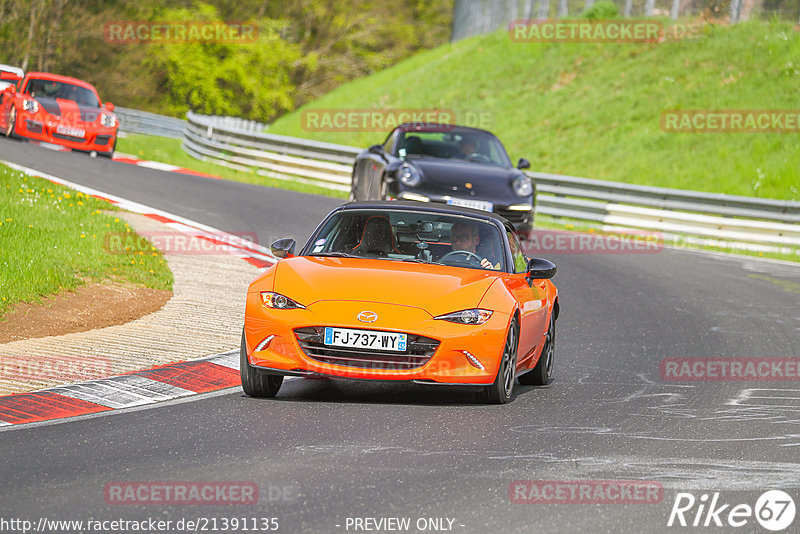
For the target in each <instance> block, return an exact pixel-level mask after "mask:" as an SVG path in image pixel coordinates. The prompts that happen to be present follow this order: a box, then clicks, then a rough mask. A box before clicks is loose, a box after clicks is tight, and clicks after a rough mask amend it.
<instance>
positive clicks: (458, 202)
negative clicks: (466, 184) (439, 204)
mask: <svg viewBox="0 0 800 534" xmlns="http://www.w3.org/2000/svg"><path fill="white" fill-rule="evenodd" d="M447 203H448V204H450V205H451V206H461V207H462V208H472V209H476V210H483V211H492V208H494V204H492V203H491V202H486V201H483V200H470V199H467V198H450V199H448V200H447Z"/></svg>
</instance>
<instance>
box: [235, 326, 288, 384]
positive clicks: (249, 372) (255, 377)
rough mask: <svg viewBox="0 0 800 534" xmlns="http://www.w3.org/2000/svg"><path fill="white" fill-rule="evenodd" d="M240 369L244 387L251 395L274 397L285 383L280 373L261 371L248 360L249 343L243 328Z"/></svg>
mask: <svg viewBox="0 0 800 534" xmlns="http://www.w3.org/2000/svg"><path fill="white" fill-rule="evenodd" d="M239 371H240V375H241V377H242V389H243V390H244V392H245V393H246V394H247V395H250V396H251V397H274V396H275V395H277V394H278V390H279V389H281V384H283V377H282V376H280V375H268V374H264V373H259V372H258V371H257V370H256V369H254V368H253V366H252V365H250V362H249V361H248V360H247V344H246V342H245V338H244V330H242V345H241V348H240V349H239Z"/></svg>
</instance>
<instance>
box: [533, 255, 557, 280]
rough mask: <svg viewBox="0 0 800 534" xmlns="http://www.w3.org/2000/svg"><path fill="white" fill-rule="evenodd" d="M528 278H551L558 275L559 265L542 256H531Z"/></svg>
mask: <svg viewBox="0 0 800 534" xmlns="http://www.w3.org/2000/svg"><path fill="white" fill-rule="evenodd" d="M527 270H528V274H527V278H530V279H532V280H541V279H545V278H546V279H550V278H553V277H554V276H555V275H556V271H557V270H558V267H556V264H555V263H553V262H552V261H548V260H543V259H541V258H531V259H530V260H528V269H527Z"/></svg>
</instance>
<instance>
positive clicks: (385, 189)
mask: <svg viewBox="0 0 800 534" xmlns="http://www.w3.org/2000/svg"><path fill="white" fill-rule="evenodd" d="M379 196H380V198H379V200H388V199H389V182H388V181H387V180H386V176H381V187H380V194H379Z"/></svg>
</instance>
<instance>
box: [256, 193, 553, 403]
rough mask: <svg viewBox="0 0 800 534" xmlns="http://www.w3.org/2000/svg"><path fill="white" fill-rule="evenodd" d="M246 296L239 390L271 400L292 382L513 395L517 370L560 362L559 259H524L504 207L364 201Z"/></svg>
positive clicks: (290, 248) (547, 369)
mask: <svg viewBox="0 0 800 534" xmlns="http://www.w3.org/2000/svg"><path fill="white" fill-rule="evenodd" d="M294 249H295V242H294V240H293V239H281V240H278V241H276V242H275V243H273V244H272V252H273V254H274V255H275V256H277V257H279V258H282V259H281V260H280V261H278V262H277V263H276V264H275V265H273V266H272V267H270V268H269V269H268V270H267V271H265V272H264V273H263V274H262V275H261V276H260V277H259V278H257V279H256V280H255V281H254V282H253V283H252V284H250V288H249V289H248V292H247V305H246V312H245V323H244V332H243V333H242V346H241V375H242V387H243V388H244V391H245V393H247V394H248V395H252V396H257V397H273V396H275V395H276V394H277V393H278V390H279V389H280V387H281V383H282V382H283V377H284V376H306V377H308V376H328V377H333V378H355V379H370V380H404V381H410V382H414V383H417V384H430V385H447V386H465V387H469V388H474V389H478V390H479V391H480V393H481V396H482V400H483V401H484V402H489V403H505V402H508V401H509V400H510V399H511V395H512V392H513V389H514V382H515V379H516V378H517V377H519V381H520V383H522V384H539V385H541V384H547V383H548V382H549V381H550V377H551V374H552V369H553V355H554V350H555V333H556V332H555V327H556V319H557V318H558V311H559V304H558V291H557V289H556V286H555V285H554V284H553V283H552V282H551V281H550V278H552V277H553V275H554V274H555V272H556V266H555V265H553V264H552V263H550V262H549V261H547V260H543V259H531V260H528V259H527V258H526V257H525V255H524V253H523V251H522V247H521V246H520V242H519V240H518V238H517V236H516V234H515V233H514V228H513V226H512V225H511V223H509V222H508V221H506V220H505V219H503V218H502V217H500V216H499V215H497V214H493V213H490V212H485V211H477V210H472V209H468V208H460V207H456V206H448V205H442V204H436V205H426V204H421V203H418V202H355V203H351V204H346V205H344V206H341V207H339V208H337V209H335V210H333V211H332V212H331V213H330V214H329V215H328V216H327V217H326V218H325V219H324V220H323V221H322V223H321V224H320V225H319V227H318V228H317V229H316V231H315V232H314V234H313V235H312V236H311V239H310V240H309V241H308V243H306V245H305V247H304V248H303V249H302V250H301V251H300V253H299V254H298V255H295V254H294Z"/></svg>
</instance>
